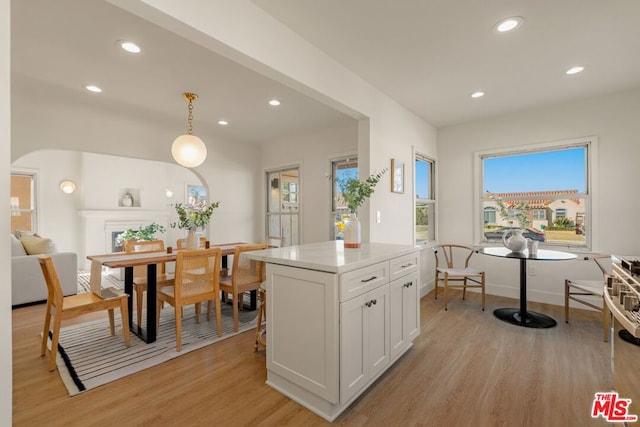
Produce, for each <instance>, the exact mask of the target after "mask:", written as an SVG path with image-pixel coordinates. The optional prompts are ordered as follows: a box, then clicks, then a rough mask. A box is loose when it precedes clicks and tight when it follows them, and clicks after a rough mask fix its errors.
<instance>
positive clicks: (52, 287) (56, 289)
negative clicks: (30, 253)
mask: <svg viewBox="0 0 640 427" xmlns="http://www.w3.org/2000/svg"><path fill="white" fill-rule="evenodd" d="M38 262H39V263H40V269H41V270H42V275H43V276H44V281H45V283H46V284H47V301H48V302H49V304H52V305H53V306H54V307H58V308H60V309H62V299H63V298H64V294H63V292H62V286H61V285H60V279H59V278H58V272H57V271H56V266H55V264H54V263H53V259H51V257H50V256H46V255H38Z"/></svg>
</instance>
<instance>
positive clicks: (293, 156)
mask: <svg viewBox="0 0 640 427" xmlns="http://www.w3.org/2000/svg"><path fill="white" fill-rule="evenodd" d="M357 149H358V127H357V123H356V122H355V121H354V122H353V124H352V125H351V126H341V127H334V128H330V129H322V130H318V131H317V132H313V133H306V134H304V135H297V136H290V137H288V138H283V139H281V140H278V141H271V142H269V144H268V145H266V146H265V148H264V149H263V155H262V165H263V167H262V169H263V170H265V171H266V170H270V169H278V168H283V167H288V166H292V165H299V166H300V186H301V187H300V188H301V190H300V191H301V192H300V196H301V200H300V202H301V206H302V210H301V214H300V217H301V218H300V220H301V235H300V241H301V243H313V242H321V241H325V240H329V237H330V230H331V218H330V213H331V186H332V183H333V181H332V179H331V176H330V175H331V159H335V158H338V157H340V156H345V155H355V154H356V152H357ZM264 179H265V178H264V174H263V180H264ZM262 188H265V184H264V182H263V183H262ZM265 200H266V196H263V206H264V201H265Z"/></svg>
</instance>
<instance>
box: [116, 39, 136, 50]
mask: <svg viewBox="0 0 640 427" xmlns="http://www.w3.org/2000/svg"><path fill="white" fill-rule="evenodd" d="M118 43H120V47H121V48H122V49H124V50H126V51H127V52H129V53H140V52H141V51H142V49H140V46H138V45H137V44H135V43H134V42H130V41H127V40H120V41H119V42H118Z"/></svg>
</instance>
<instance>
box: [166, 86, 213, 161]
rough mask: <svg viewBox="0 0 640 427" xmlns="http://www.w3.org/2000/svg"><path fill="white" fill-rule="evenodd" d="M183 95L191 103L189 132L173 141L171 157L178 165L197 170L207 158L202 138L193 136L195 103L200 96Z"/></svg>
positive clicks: (193, 94)
mask: <svg viewBox="0 0 640 427" xmlns="http://www.w3.org/2000/svg"><path fill="white" fill-rule="evenodd" d="M183 95H184V97H185V99H186V100H187V101H189V119H188V122H189V130H188V131H187V133H186V134H185V135H180V136H179V137H177V138H176V139H175V140H174V141H173V144H172V145H171V155H172V156H173V158H174V159H175V161H176V162H178V164H180V165H182V166H184V167H187V168H195V167H197V166H200V165H201V164H202V163H203V162H204V161H205V159H206V158H207V147H206V145H204V142H202V140H201V139H200V138H198V137H197V136H195V135H193V126H192V124H193V101H195V100H196V99H198V95H196V94H195V93H188V92H187V93H184V94H183Z"/></svg>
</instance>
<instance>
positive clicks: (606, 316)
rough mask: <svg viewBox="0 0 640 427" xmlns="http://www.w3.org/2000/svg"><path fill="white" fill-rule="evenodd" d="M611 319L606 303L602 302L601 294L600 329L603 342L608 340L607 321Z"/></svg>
mask: <svg viewBox="0 0 640 427" xmlns="http://www.w3.org/2000/svg"><path fill="white" fill-rule="evenodd" d="M610 320H611V313H610V312H609V307H607V303H606V302H604V295H603V296H602V330H603V335H604V342H608V341H609V321H610Z"/></svg>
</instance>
